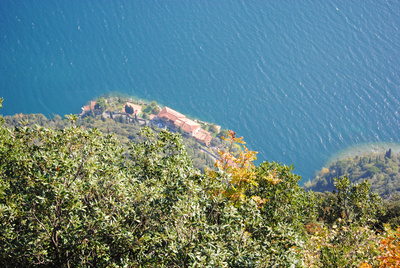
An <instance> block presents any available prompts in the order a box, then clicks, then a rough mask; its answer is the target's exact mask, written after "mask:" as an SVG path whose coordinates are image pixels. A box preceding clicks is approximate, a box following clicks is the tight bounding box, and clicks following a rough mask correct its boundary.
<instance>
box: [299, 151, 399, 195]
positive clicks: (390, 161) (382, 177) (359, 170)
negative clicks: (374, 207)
mask: <svg viewBox="0 0 400 268" xmlns="http://www.w3.org/2000/svg"><path fill="white" fill-rule="evenodd" d="M399 169H400V155H398V154H395V153H393V152H392V150H391V149H389V150H388V151H387V152H386V153H369V154H365V155H361V156H355V157H349V158H346V159H341V160H339V161H336V162H333V163H332V164H330V165H329V166H328V167H324V168H322V170H321V171H320V172H319V173H318V174H317V175H316V178H315V179H314V180H313V181H311V182H308V183H306V184H305V185H304V186H305V189H307V190H313V191H318V192H325V191H332V190H334V189H335V186H334V178H339V177H342V176H347V177H349V179H350V180H351V181H352V182H353V183H362V182H363V181H365V180H368V182H369V183H370V184H371V189H372V190H373V191H374V192H376V193H378V194H379V195H380V196H382V197H383V198H385V199H387V198H390V197H393V196H394V195H397V194H400V173H399Z"/></svg>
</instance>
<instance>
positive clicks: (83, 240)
mask: <svg viewBox="0 0 400 268" xmlns="http://www.w3.org/2000/svg"><path fill="white" fill-rule="evenodd" d="M0 107H1V99H0ZM0 119H1V118H0ZM67 119H68V122H65V124H64V123H63V124H64V127H63V128H59V129H58V128H48V127H42V126H29V125H27V124H24V123H22V124H21V125H20V126H17V127H6V126H4V125H3V123H0V124H1V125H0V230H1V232H0V266H1V267H36V266H42V267H394V266H389V265H390V264H393V265H396V262H397V263H399V262H400V256H399V252H400V228H399V229H397V231H396V230H395V229H391V227H390V226H389V225H387V226H386V227H385V229H381V228H382V224H383V223H384V222H383V221H382V219H383V218H382V215H384V210H385V209H384V206H383V203H382V199H381V198H380V197H379V196H378V195H377V194H375V193H373V192H371V191H370V188H369V185H368V184H367V183H362V184H358V185H355V184H352V183H351V182H350V181H349V179H348V178H346V177H345V178H343V179H339V180H336V181H335V187H336V191H335V192H332V193H330V194H321V195H319V194H314V193H313V192H306V191H304V190H303V189H302V188H301V187H299V185H298V181H299V180H300V177H299V176H297V175H296V174H294V173H293V167H289V166H285V165H281V164H279V163H275V162H263V163H262V164H260V165H259V166H255V165H254V164H253V161H254V160H255V159H256V154H257V153H256V152H254V151H251V150H248V149H247V148H246V147H245V145H244V141H243V138H241V137H240V138H239V137H236V135H235V133H234V132H233V131H230V132H229V133H228V135H227V137H225V138H224V140H225V141H224V142H225V143H226V144H227V145H228V148H227V149H225V150H220V151H219V157H220V158H219V160H218V161H217V163H216V169H215V170H209V171H207V172H205V173H201V172H200V171H199V170H198V169H196V168H195V167H194V166H193V160H192V159H191V158H190V157H189V156H188V154H187V150H186V146H185V144H184V143H183V142H182V138H181V136H180V135H179V134H178V133H171V132H170V131H168V130H165V129H162V130H157V129H156V130H152V129H150V128H148V127H143V128H141V129H140V131H139V133H138V136H139V138H138V139H137V141H136V142H132V141H126V142H124V141H121V140H119V139H116V138H115V137H114V135H113V134H103V133H101V132H100V131H98V130H97V129H89V128H83V127H82V126H79V125H77V124H76V119H77V117H76V116H73V115H70V116H67ZM235 146H241V148H242V150H241V151H239V152H238V153H237V154H236V153H235V154H233V152H232V151H231V149H230V148H235ZM393 217H394V216H393ZM386 220H387V221H386V222H389V220H388V219H386ZM393 227H394V228H395V227H396V226H393ZM377 230H380V232H377Z"/></svg>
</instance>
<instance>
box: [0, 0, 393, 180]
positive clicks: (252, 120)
mask: <svg viewBox="0 0 400 268" xmlns="http://www.w3.org/2000/svg"><path fill="white" fill-rule="evenodd" d="M282 2H284V3H282ZM399 27H400V2H399V1H389V0H388V1H383V0H382V1H372V0H364V1H352V0H350V1H317V0H314V1H310V0H296V1H257V0H256V1H244V0H238V1H233V0H232V1H172V0H171V1H169V0H167V1H166V0H159V1H155V0H145V1H144V0H134V1H122V0H116V1H109V0H107V1H106V0H98V1H78V0H72V1H71V0H68V1H66V0H52V1H50V0H42V1H11V0H2V1H1V3H0V74H1V75H0V97H4V99H5V100H4V105H3V106H4V107H3V109H2V110H1V111H0V112H1V113H2V114H4V115H12V114H15V113H43V114H44V115H46V116H51V115H52V114H53V113H54V114H60V115H64V114H69V113H79V112H80V108H81V106H83V105H85V104H86V102H87V101H88V100H89V99H92V98H95V97H97V96H99V95H101V94H104V93H109V92H113V91H119V92H123V93H126V94H130V95H134V96H137V97H139V98H145V99H149V100H156V101H157V102H159V103H161V104H163V105H167V106H169V107H171V108H173V109H175V110H178V111H179V112H181V113H184V114H187V115H189V116H192V117H197V118H200V119H202V120H205V121H210V122H214V123H216V124H219V125H222V126H223V127H224V128H228V129H232V130H234V131H236V132H237V133H238V135H240V136H244V139H245V141H247V143H248V144H247V145H248V147H249V148H251V149H253V150H256V151H258V152H259V154H258V159H259V160H258V163H259V162H261V161H264V160H270V161H278V162H282V163H284V164H289V165H290V164H292V163H293V164H294V166H295V173H297V174H300V175H302V177H303V181H307V180H308V178H310V177H312V176H313V174H314V172H315V171H316V170H320V169H321V167H322V166H323V165H324V164H325V163H326V161H328V160H329V159H330V158H331V157H332V156H334V155H336V154H337V153H338V152H340V151H343V150H345V149H346V148H349V147H352V146H356V145H357V144H363V146H365V144H367V146H368V144H369V143H371V144H376V143H391V144H393V143H395V144H397V143H399V142H400V131H399V130H400V120H399V113H400V75H399V70H400V68H399V67H400V31H399ZM374 146H375V145H374Z"/></svg>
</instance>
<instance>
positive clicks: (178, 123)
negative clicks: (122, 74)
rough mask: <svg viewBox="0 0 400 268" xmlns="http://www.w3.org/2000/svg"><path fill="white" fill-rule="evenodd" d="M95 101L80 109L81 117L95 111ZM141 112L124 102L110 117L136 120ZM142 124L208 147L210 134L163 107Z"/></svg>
mask: <svg viewBox="0 0 400 268" xmlns="http://www.w3.org/2000/svg"><path fill="white" fill-rule="evenodd" d="M95 106H96V101H90V103H89V105H86V106H83V107H82V113H81V116H83V115H85V114H86V113H89V112H92V111H95ZM141 112H142V106H141V105H137V104H134V103H131V102H126V104H125V105H124V108H123V110H122V111H121V112H120V113H112V116H113V117H115V116H122V117H125V118H126V119H128V120H129V119H132V120H134V119H135V120H138V115H139V114H140V113H141ZM103 116H105V117H110V112H108V114H107V113H103ZM140 120H141V121H144V123H148V124H150V125H156V126H158V127H167V128H168V129H170V130H172V131H179V132H181V133H182V134H183V135H186V136H190V137H193V138H194V139H196V140H197V141H198V142H199V143H201V144H204V145H207V146H209V145H210V142H211V139H212V135H211V133H210V132H208V131H206V130H204V129H202V128H201V125H200V124H199V123H198V122H196V121H193V120H191V119H189V118H187V117H186V116H185V115H183V114H181V113H179V112H177V111H175V110H173V109H171V108H169V107H167V106H165V107H164V108H163V109H162V110H161V111H160V112H159V113H158V114H157V115H154V114H151V115H150V119H149V120H148V122H146V121H145V120H144V119H141V118H140ZM220 129H221V127H220V126H217V130H218V131H220Z"/></svg>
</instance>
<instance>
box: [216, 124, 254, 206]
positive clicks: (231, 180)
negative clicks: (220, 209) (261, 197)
mask: <svg viewBox="0 0 400 268" xmlns="http://www.w3.org/2000/svg"><path fill="white" fill-rule="evenodd" d="M222 139H223V140H226V141H228V142H230V147H229V148H226V150H224V151H223V150H219V151H218V154H219V157H220V159H219V160H217V161H216V163H215V166H216V167H217V168H218V170H219V171H220V172H222V174H223V176H224V179H225V181H226V182H227V184H228V185H227V187H226V188H225V189H224V190H222V194H223V195H224V196H226V197H227V198H229V199H230V200H232V201H233V202H235V203H240V202H242V201H244V199H245V194H244V193H245V191H246V190H247V189H249V188H250V187H253V186H257V185H258V183H257V177H256V172H255V167H254V163H253V161H254V160H256V159H257V157H256V154H257V152H255V151H250V150H249V149H247V147H246V146H245V145H244V144H245V142H244V141H243V137H239V138H237V137H236V133H235V132H233V131H232V130H230V131H229V137H222ZM235 144H242V147H243V150H242V151H239V155H238V156H234V155H233V154H232V151H231V150H232V147H233V146H234V145H235ZM208 174H209V175H210V176H211V177H214V178H215V177H216V173H215V172H214V171H208ZM214 194H215V192H214Z"/></svg>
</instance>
